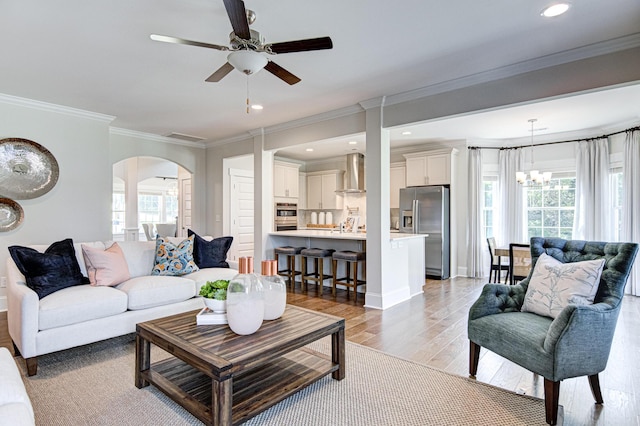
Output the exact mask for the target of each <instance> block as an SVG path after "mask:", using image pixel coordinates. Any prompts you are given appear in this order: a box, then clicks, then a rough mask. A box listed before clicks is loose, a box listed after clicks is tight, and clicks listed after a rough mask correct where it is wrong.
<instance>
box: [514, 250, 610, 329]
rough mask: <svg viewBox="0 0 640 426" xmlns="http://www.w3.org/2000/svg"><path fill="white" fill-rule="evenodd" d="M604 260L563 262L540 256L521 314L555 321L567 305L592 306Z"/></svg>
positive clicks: (547, 256) (543, 255)
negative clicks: (533, 314)
mask: <svg viewBox="0 0 640 426" xmlns="http://www.w3.org/2000/svg"><path fill="white" fill-rule="evenodd" d="M604 263H605V260H604V259H595V260H586V261H583V262H572V263H562V262H560V261H558V260H556V259H554V258H553V257H551V256H549V255H547V254H544V253H543V254H542V255H540V257H539V258H538V261H537V262H536V266H535V268H534V269H533V272H532V274H531V279H530V280H529V286H528V288H527V293H526V294H525V296H524V303H523V304H522V312H532V313H535V314H538V315H543V316H546V317H551V318H555V317H557V316H558V315H559V314H560V312H561V311H562V310H563V309H564V308H565V307H566V306H567V305H569V304H573V305H588V304H592V303H593V300H594V298H595V296H596V292H597V291H598V285H599V284H600V275H601V274H602V268H603V267H604Z"/></svg>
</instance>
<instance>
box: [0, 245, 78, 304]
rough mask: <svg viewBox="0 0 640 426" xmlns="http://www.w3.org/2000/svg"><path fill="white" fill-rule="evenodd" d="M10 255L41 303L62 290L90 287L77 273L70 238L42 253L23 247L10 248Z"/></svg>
mask: <svg viewBox="0 0 640 426" xmlns="http://www.w3.org/2000/svg"><path fill="white" fill-rule="evenodd" d="M9 253H10V255H11V258H12V259H13V261H14V262H15V264H16V266H17V267H18V269H19V270H20V272H21V273H22V274H23V275H24V276H25V281H26V284H27V286H28V287H29V288H30V289H32V290H33V291H35V292H36V293H37V294H38V297H39V298H40V299H42V298H43V297H46V296H47V295H49V294H51V293H54V292H56V291H58V290H61V289H63V288H67V287H71V286H75V285H81V284H88V283H89V280H88V279H87V278H86V277H84V276H83V275H82V272H81V271H80V265H79V264H78V259H77V258H76V252H75V249H74V247H73V241H71V239H70V238H67V239H65V240H62V241H57V242H55V243H53V244H51V245H50V246H49V247H47V249H46V250H45V251H44V253H41V252H39V251H37V250H35V249H33V248H30V247H22V246H11V247H9Z"/></svg>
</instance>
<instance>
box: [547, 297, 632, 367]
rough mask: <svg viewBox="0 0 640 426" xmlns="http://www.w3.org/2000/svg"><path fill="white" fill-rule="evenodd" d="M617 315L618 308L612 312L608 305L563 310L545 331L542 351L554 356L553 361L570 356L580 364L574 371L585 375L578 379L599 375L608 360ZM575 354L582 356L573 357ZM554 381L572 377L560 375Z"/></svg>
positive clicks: (573, 306) (597, 304) (577, 306)
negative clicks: (566, 355) (582, 354)
mask: <svg viewBox="0 0 640 426" xmlns="http://www.w3.org/2000/svg"><path fill="white" fill-rule="evenodd" d="M619 312H620V306H618V307H616V308H613V307H612V306H611V305H610V304H608V303H596V304H593V305H569V306H567V307H565V308H564V309H563V310H562V311H561V312H560V314H559V315H558V316H557V317H556V318H555V319H554V320H553V322H552V323H551V326H550V327H549V331H548V332H547V337H546V338H545V340H544V350H545V351H547V352H555V356H556V359H561V358H562V357H564V355H565V354H572V358H574V359H579V360H580V363H579V364H580V365H576V366H575V367H574V368H575V369H576V370H579V371H580V372H582V371H585V372H584V373H580V375H589V374H597V373H599V372H600V371H602V370H604V367H605V366H606V364H607V359H608V358H609V352H610V350H611V343H612V341H613V335H614V332H615V329H616V322H617V319H618V314H619ZM594 342H597V344H594ZM576 353H584V355H585V356H583V357H576V356H575V355H576ZM565 368H566V367H565ZM562 376H563V377H562ZM557 377H561V378H567V377H574V376H573V375H567V374H560V375H559V376H558V375H557Z"/></svg>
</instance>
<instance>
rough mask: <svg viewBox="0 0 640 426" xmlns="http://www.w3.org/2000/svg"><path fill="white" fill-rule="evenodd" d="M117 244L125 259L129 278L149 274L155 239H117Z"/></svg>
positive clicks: (154, 249)
mask: <svg viewBox="0 0 640 426" xmlns="http://www.w3.org/2000/svg"><path fill="white" fill-rule="evenodd" d="M112 244H114V243H113V242H109V243H107V245H112ZM118 245H119V246H120V248H121V249H122V253H124V258H125V259H126V260H127V266H128V267H129V275H130V276H131V278H134V277H141V276H145V275H149V272H150V271H151V268H153V262H154V259H155V257H156V242H155V241H118Z"/></svg>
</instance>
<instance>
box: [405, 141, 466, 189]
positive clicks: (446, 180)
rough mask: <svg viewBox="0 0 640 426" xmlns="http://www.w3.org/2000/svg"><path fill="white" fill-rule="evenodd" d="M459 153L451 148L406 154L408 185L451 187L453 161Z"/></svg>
mask: <svg viewBox="0 0 640 426" xmlns="http://www.w3.org/2000/svg"><path fill="white" fill-rule="evenodd" d="M457 152H458V150H457V149H455V148H451V149H440V150H436V151H426V152H415V153H411V154H404V157H405V159H406V177H407V180H406V185H407V186H420V185H450V184H451V170H452V161H453V160H454V156H455V154H457Z"/></svg>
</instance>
